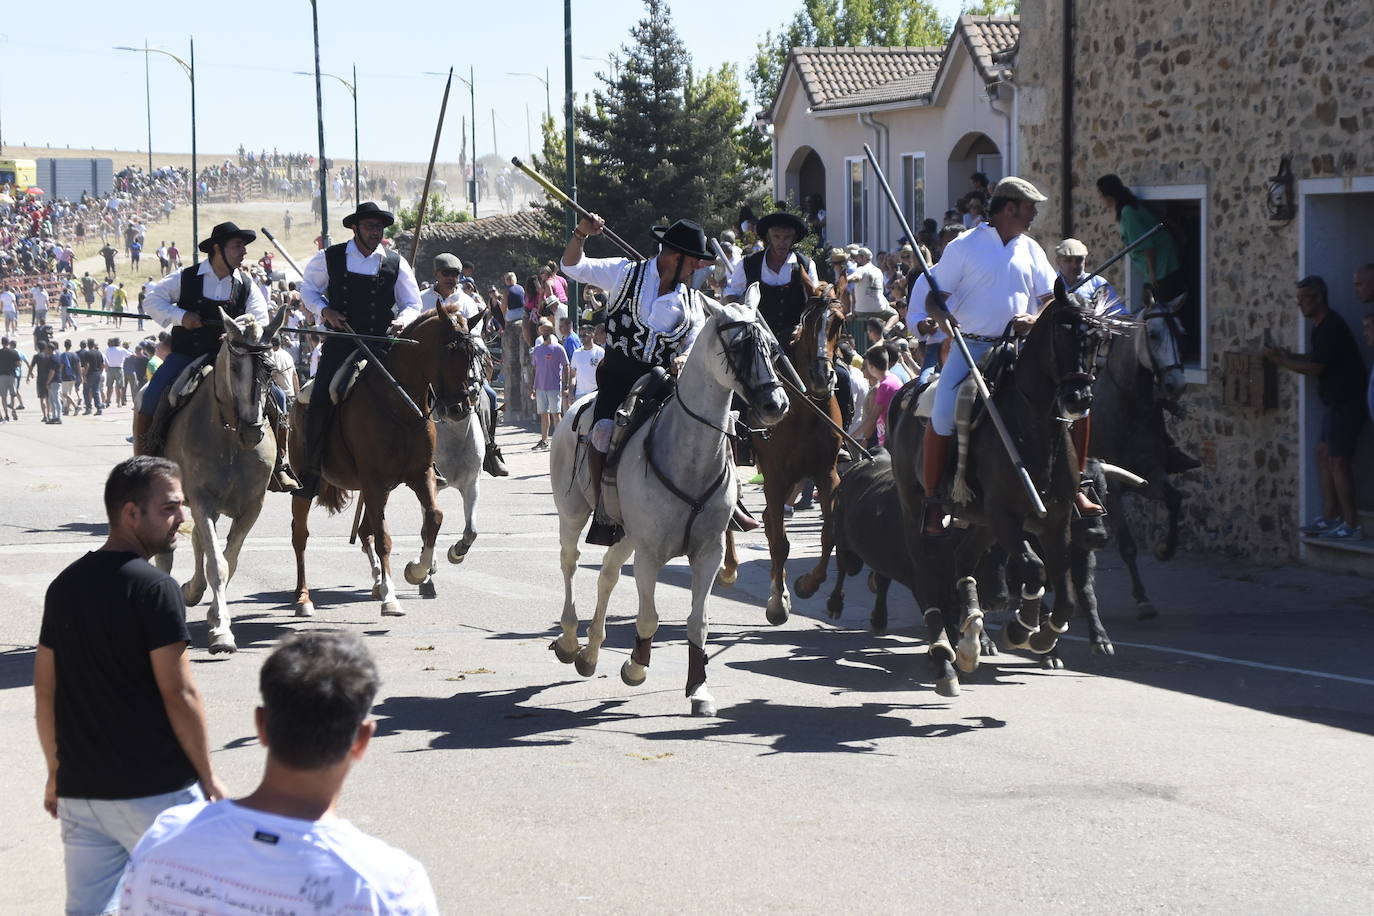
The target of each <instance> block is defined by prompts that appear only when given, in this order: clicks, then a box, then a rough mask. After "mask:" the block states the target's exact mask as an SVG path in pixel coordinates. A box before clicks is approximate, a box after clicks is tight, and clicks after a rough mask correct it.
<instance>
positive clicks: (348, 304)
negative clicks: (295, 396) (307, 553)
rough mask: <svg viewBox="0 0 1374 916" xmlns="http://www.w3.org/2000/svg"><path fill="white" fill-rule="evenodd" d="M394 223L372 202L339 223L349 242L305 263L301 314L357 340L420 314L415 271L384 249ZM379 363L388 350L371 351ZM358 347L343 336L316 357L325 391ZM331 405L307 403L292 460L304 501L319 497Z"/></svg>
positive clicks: (325, 400)
mask: <svg viewBox="0 0 1374 916" xmlns="http://www.w3.org/2000/svg"><path fill="white" fill-rule="evenodd" d="M394 222H396V217H394V216H393V215H392V214H390V213H388V212H387V211H385V210H383V209H382V208H380V207H378V206H377V205H376V204H375V203H373V202H372V201H366V202H364V203H362V204H360V205H359V206H358V209H357V210H355V211H354V212H352V213H350V214H349V215H348V216H345V217H344V218H343V224H344V228H345V229H352V230H353V238H352V239H351V240H350V241H347V242H342V243H340V244H338V245H330V246H329V247H328V248H326V249H325V250H324V251H321V252H320V253H319V254H317V255H315V256H314V257H313V258H311V259H310V263H308V264H306V265H305V271H304V276H303V277H302V279H301V299H302V301H303V302H304V303H305V307H306V309H307V310H308V311H309V312H310V313H311V314H313V315H314V316H315V317H316V318H317V319H318V320H319V321H320V322H321V323H323V324H325V325H327V326H328V327H329V328H331V329H334V330H339V331H342V330H344V325H345V324H348V325H349V326H350V327H351V328H352V330H353V332H354V333H357V334H372V335H380V336H385V335H389V334H395V333H397V332H399V331H400V330H401V329H403V328H404V327H405V326H406V325H408V324H410V322H412V321H414V320H415V319H416V318H418V317H419V315H420V287H419V285H418V284H417V283H416V282H415V272H414V271H413V270H411V267H410V264H409V263H407V262H406V259H405V258H403V257H401V255H400V254H398V253H397V252H396V251H394V250H391V249H389V248H383V247H382V232H383V230H385V229H386V227H387V226H390V225H391V224H392V223H394ZM371 346H372V347H373V349H374V350H376V351H378V356H380V355H381V353H382V352H383V351H384V350H385V345H381V344H377V343H374V344H371ZM356 348H357V344H355V343H354V342H353V341H351V340H349V339H348V338H347V337H330V338H328V339H326V340H325V343H324V347H323V349H322V350H321V351H320V363H319V368H318V369H316V371H315V378H317V379H323V380H324V382H323V384H326V385H327V384H329V381H330V380H331V379H333V377H334V373H335V372H337V371H338V370H339V367H340V366H342V365H343V364H344V362H345V361H346V360H347V359H348V356H349V354H350V353H352V352H353V351H354V350H355V349H356ZM332 408H333V404H332V403H331V401H330V398H329V395H328V393H327V392H323V391H322V392H320V393H319V395H318V396H316V397H312V398H311V399H310V409H309V410H308V411H306V419H305V454H304V455H302V456H300V458H299V459H298V461H297V464H298V465H299V470H300V477H301V488H300V490H298V491H297V493H296V495H297V496H301V497H305V498H307V499H310V498H313V497H314V496H315V494H316V493H318V492H319V486H320V463H321V461H322V460H323V457H324V439H325V433H326V432H327V431H328V428H329V418H330V416H331V414H332Z"/></svg>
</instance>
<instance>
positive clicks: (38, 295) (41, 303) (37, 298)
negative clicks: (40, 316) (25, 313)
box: [29, 286, 48, 312]
mask: <svg viewBox="0 0 1374 916" xmlns="http://www.w3.org/2000/svg"><path fill="white" fill-rule="evenodd" d="M29 295H30V296H32V297H33V310H34V311H35V312H41V311H43V310H45V309H46V308H47V307H48V291H47V290H45V289H44V288H43V287H41V286H35V287H34V288H33V289H31V290H29Z"/></svg>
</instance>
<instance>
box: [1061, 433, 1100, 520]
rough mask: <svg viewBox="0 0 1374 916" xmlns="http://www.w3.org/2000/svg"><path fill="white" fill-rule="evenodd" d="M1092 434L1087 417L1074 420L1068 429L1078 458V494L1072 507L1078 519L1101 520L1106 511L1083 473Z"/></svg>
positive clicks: (1086, 466)
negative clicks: (1076, 511)
mask: <svg viewBox="0 0 1374 916" xmlns="http://www.w3.org/2000/svg"><path fill="white" fill-rule="evenodd" d="M1091 434H1092V420H1091V419H1090V418H1088V417H1083V418H1081V419H1078V420H1075V421H1074V423H1073V425H1072V426H1070V427H1069V435H1070V436H1071V437H1072V438H1073V450H1074V452H1075V454H1076V455H1077V457H1078V477H1079V481H1078V493H1076V494H1075V495H1074V506H1075V508H1077V509H1078V515H1079V517H1080V518H1101V517H1102V516H1104V515H1106V514H1107V510H1106V509H1103V508H1102V506H1101V505H1100V504H1099V503H1098V502H1097V490H1096V488H1095V487H1094V486H1093V482H1092V480H1091V479H1090V478H1089V477H1088V476H1087V475H1086V474H1085V473H1084V472H1085V471H1087V469H1088V438H1089V436H1090V435H1091Z"/></svg>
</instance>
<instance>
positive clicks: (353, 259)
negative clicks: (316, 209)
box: [299, 239, 420, 324]
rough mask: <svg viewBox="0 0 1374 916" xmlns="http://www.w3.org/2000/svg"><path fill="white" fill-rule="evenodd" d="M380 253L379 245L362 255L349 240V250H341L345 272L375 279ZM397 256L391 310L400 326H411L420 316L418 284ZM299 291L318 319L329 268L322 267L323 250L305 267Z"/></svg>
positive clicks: (323, 305) (326, 303) (325, 296)
mask: <svg viewBox="0 0 1374 916" xmlns="http://www.w3.org/2000/svg"><path fill="white" fill-rule="evenodd" d="M382 254H383V249H382V247H381V246H380V245H378V246H377V247H376V248H374V249H373V250H372V254H369V255H366V256H365V255H363V253H362V252H361V251H359V250H358V243H357V242H355V241H353V240H352V239H350V240H349V242H348V247H347V248H345V249H344V255H345V262H346V264H347V268H348V272H349V273H351V274H363V275H364V276H368V277H375V276H377V271H379V270H381V269H382ZM399 257H400V258H401V269H400V272H399V273H398V274H397V276H396V305H395V308H394V311H395V313H396V320H397V321H399V322H400V323H401V324H410V323H411V322H412V321H414V320H415V319H416V318H418V317H419V316H420V284H418V283H416V282H415V271H413V270H411V268H410V263H409V262H408V261H406V259H405V256H404V255H400V256H399ZM299 288H300V294H301V299H302V300H303V301H304V302H305V308H306V311H308V312H310V314H312V315H314V316H315V317H316V318H319V317H320V312H322V311H324V310H325V309H326V308H328V307H329V299H328V293H329V268H328V267H327V266H326V265H325V262H324V252H323V251H321V252H318V253H317V254H316V255H315V256H314V257H313V258H311V259H310V263H308V264H306V265H305V275H304V276H303V277H302V278H301V285H300V287H299Z"/></svg>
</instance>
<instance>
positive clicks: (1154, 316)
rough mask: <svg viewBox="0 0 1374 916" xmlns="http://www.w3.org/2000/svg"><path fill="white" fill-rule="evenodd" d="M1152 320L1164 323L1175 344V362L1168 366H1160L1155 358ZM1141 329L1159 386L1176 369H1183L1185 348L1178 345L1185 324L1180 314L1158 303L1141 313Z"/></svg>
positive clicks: (1151, 366)
mask: <svg viewBox="0 0 1374 916" xmlns="http://www.w3.org/2000/svg"><path fill="white" fill-rule="evenodd" d="M1152 320H1160V321H1163V322H1164V328H1165V331H1166V332H1167V333H1168V336H1169V339H1170V342H1171V343H1172V344H1173V353H1174V361H1173V362H1171V363H1168V364H1166V365H1161V364H1160V362H1159V360H1158V359H1157V358H1156V357H1155V351H1154V348H1153V347H1151V346H1150V334H1149V326H1150V322H1151V321H1152ZM1140 327H1141V331H1142V335H1141V336H1142V337H1143V339H1144V347H1145V353H1146V355H1147V356H1148V357H1149V359H1150V371H1151V372H1152V373H1153V374H1154V381H1155V384H1156V385H1158V384H1159V380H1160V379H1161V378H1162V377H1163V376H1164V375H1166V374H1167V373H1169V372H1172V371H1173V370H1175V369H1180V370H1181V369H1183V357H1182V353H1183V348H1182V347H1180V346H1179V345H1178V341H1179V338H1181V337H1183V336H1184V330H1183V322H1182V321H1180V320H1179V317H1178V313H1176V312H1174V311H1172V310H1171V309H1168V308H1165V307H1164V306H1162V305H1160V304H1159V303H1157V302H1156V303H1154V304H1153V305H1150V306H1149V307H1148V308H1146V309H1145V310H1144V311H1142V312H1141V313H1140Z"/></svg>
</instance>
